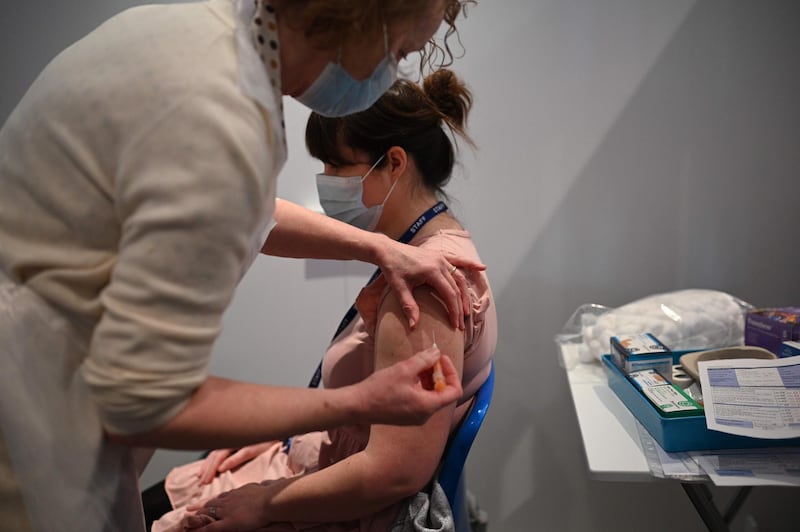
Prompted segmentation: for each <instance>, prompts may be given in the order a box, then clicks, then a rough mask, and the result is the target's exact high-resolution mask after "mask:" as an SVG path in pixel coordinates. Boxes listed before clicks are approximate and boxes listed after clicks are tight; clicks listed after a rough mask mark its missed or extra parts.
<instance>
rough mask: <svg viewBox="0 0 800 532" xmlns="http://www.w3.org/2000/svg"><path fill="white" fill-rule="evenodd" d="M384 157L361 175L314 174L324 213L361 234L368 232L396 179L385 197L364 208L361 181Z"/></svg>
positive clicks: (362, 182) (362, 183)
mask: <svg viewBox="0 0 800 532" xmlns="http://www.w3.org/2000/svg"><path fill="white" fill-rule="evenodd" d="M383 158H384V155H381V157H380V159H378V160H377V161H376V162H375V164H373V165H372V167H370V169H369V170H367V173H366V174H364V176H363V177H362V176H353V177H340V176H334V175H326V174H317V193H318V194H319V203H320V205H321V206H322V210H323V211H325V214H326V215H328V216H330V217H331V218H335V219H336V220H339V221H340V222H344V223H347V224H350V225H353V226H355V227H358V228H360V229H364V230H365V231H372V230H373V229H375V227H377V225H378V221H379V220H380V219H381V214H383V206H384V205H386V201H387V200H388V199H389V196H390V195H391V194H392V191H393V190H394V187H395V185H396V184H397V181H399V179H398V180H395V182H394V183H392V186H391V188H390V189H389V192H387V193H386V197H385V198H383V202H381V204H380V205H373V206H372V207H367V206H366V205H364V200H363V199H362V198H363V196H364V180H365V179H366V178H367V176H368V175H369V174H370V173H371V172H372V170H374V169H375V167H376V166H378V163H380V162H381V161H382V160H383Z"/></svg>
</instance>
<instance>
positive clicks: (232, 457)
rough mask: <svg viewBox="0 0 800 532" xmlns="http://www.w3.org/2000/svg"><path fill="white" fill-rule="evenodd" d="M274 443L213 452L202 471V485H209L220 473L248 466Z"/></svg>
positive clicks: (207, 458)
mask: <svg viewBox="0 0 800 532" xmlns="http://www.w3.org/2000/svg"><path fill="white" fill-rule="evenodd" d="M274 443H275V442H272V441H269V442H263V443H256V444H254V445H248V446H247V447H242V448H241V449H239V450H235V449H217V450H215V451H211V452H210V453H209V455H208V456H207V457H206V459H205V462H204V463H203V467H202V469H201V470H200V485H201V486H202V485H204V484H209V483H210V482H211V481H212V480H214V477H216V476H217V474H219V473H224V472H225V471H228V470H231V469H234V468H236V467H239V466H240V465H242V464H246V463H247V462H249V461H250V460H252V459H253V458H255V457H256V456H258V455H260V454H261V453H263V452H264V451H266V450H267V449H269V448H270V446H272V445H274Z"/></svg>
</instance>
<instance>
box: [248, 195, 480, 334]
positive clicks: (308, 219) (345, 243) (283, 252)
mask: <svg viewBox="0 0 800 532" xmlns="http://www.w3.org/2000/svg"><path fill="white" fill-rule="evenodd" d="M274 217H275V221H276V222H277V225H276V226H275V227H274V228H273V229H272V231H271V232H270V233H269V236H267V240H266V241H265V242H264V246H263V247H262V248H261V252H262V253H265V254H267V255H275V256H279V257H291V258H309V259H335V260H360V261H363V262H369V263H372V264H375V265H377V266H379V267H380V268H381V270H382V271H383V273H384V276H382V277H385V280H386V282H388V283H389V285H391V287H392V288H393V289H394V290H395V291H396V292H397V294H398V297H399V299H400V301H401V304H402V305H401V306H402V310H403V312H404V314H405V316H406V318H408V321H409V326H410V327H411V328H412V329H413V328H414V327H415V326H416V324H417V323H418V322H419V306H418V304H417V302H416V301H415V300H414V296H413V294H412V293H411V291H412V289H413V288H414V287H416V286H421V285H426V284H427V285H430V286H432V287H433V288H434V289H435V290H436V292H437V293H439V294H440V295H441V297H442V299H443V300H444V302H445V304H446V306H447V309H448V311H449V318H450V323H451V324H452V325H453V327H459V328H463V324H464V316H463V312H462V309H468V308H469V296H468V294H467V283H466V279H465V277H464V276H463V275H462V274H461V273H460V272H457V273H455V274H454V273H453V272H451V271H450V269H451V265H455V266H458V267H462V268H468V269H475V270H484V269H486V266H485V265H483V264H481V263H478V262H474V261H470V260H467V259H465V258H462V257H457V256H454V255H448V256H445V255H442V254H441V253H436V252H433V251H429V250H425V249H421V248H418V247H415V246H407V245H405V244H401V243H399V242H396V241H394V240H392V239H391V238H389V237H387V236H386V235H383V234H380V233H371V232H368V231H362V230H361V229H358V228H356V227H353V226H351V225H348V224H345V223H342V222H339V221H338V220H334V219H333V218H330V217H328V216H324V215H322V214H318V213H315V212H312V211H310V210H308V209H306V208H304V207H301V206H299V205H296V204H294V203H291V202H289V201H286V200H281V199H277V200H275V213H274ZM379 279H380V278H379ZM375 284H376V287H375V289H376V290H377V291H378V292H380V291H382V288H383V286H382V285H381V284H380V283H375Z"/></svg>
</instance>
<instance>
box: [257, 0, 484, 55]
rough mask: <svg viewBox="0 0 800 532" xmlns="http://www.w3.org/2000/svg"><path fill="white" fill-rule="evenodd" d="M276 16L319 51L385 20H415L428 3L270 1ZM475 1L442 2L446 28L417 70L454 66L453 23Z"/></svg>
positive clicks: (394, 0)
mask: <svg viewBox="0 0 800 532" xmlns="http://www.w3.org/2000/svg"><path fill="white" fill-rule="evenodd" d="M272 2H273V4H274V5H275V8H276V11H277V13H278V14H279V15H280V16H282V17H286V19H287V20H288V21H289V23H290V24H291V25H292V27H294V28H297V29H299V30H301V31H303V33H304V35H305V36H306V37H307V38H309V39H311V40H313V41H314V42H315V43H316V45H317V46H319V47H321V48H329V47H332V46H338V45H340V44H341V43H342V42H343V41H345V40H346V39H347V38H348V36H354V35H368V34H370V33H374V32H376V31H378V30H379V28H381V27H382V26H383V23H384V21H387V20H416V19H417V18H418V17H419V16H420V13H427V12H429V10H430V9H431V4H432V2H431V0H272ZM470 4H477V0H445V8H444V17H443V21H444V22H445V23H446V24H447V26H448V28H447V31H446V32H445V35H444V40H443V42H442V43H441V44H440V43H438V42H436V41H435V40H434V39H433V38H431V40H430V41H429V42H428V45H427V47H426V48H424V49H423V50H421V51H420V54H421V59H420V68H421V69H422V68H425V67H426V66H427V67H429V68H430V69H431V70H435V69H436V68H441V67H446V66H449V65H451V64H452V63H453V52H452V50H451V48H450V46H449V44H448V41H449V39H450V38H451V37H452V36H453V35H456V36H457V35H458V29H457V28H456V19H457V18H458V16H459V15H460V14H461V13H462V12H463V13H464V16H466V11H467V10H466V7H467V6H468V5H470Z"/></svg>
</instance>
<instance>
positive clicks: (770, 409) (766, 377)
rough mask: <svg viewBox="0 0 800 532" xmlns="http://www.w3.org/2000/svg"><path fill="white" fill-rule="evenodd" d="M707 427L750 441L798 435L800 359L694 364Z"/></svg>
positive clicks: (799, 418)
mask: <svg viewBox="0 0 800 532" xmlns="http://www.w3.org/2000/svg"><path fill="white" fill-rule="evenodd" d="M698 368H699V372H700V383H701V386H702V389H703V407H704V408H705V411H706V426H707V427H708V428H709V429H711V430H717V431H720V432H727V433H729V434H738V435H740V436H750V437H753V438H796V437H798V436H800V357H789V358H779V359H775V360H754V359H739V360H712V361H703V362H700V363H699V364H698Z"/></svg>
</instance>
